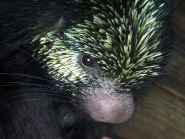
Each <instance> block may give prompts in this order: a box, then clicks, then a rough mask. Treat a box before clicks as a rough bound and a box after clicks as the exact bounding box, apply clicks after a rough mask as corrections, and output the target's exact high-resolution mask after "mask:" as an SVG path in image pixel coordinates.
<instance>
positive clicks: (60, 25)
mask: <svg viewBox="0 0 185 139" xmlns="http://www.w3.org/2000/svg"><path fill="white" fill-rule="evenodd" d="M177 3H178V0H164V1H161V0H107V1H104V0H89V1H86V0H50V1H45V0H19V1H14V0H1V1H0V5H1V9H0V11H1V14H0V24H1V25H0V47H1V49H0V63H1V64H0V137H2V138H3V139H27V138H28V139H42V138H43V139H61V138H64V136H65V138H84V139H87V137H88V138H89V135H88V134H90V133H92V135H93V136H92V137H91V138H93V137H94V138H100V137H101V136H102V135H106V134H109V133H108V132H109V129H107V130H102V128H101V127H103V128H104V126H102V125H101V124H99V126H100V128H98V129H101V130H99V132H97V130H96V127H95V128H94V127H92V128H91V126H92V125H93V124H89V125H88V128H87V129H86V126H83V125H82V122H81V121H83V122H84V123H85V124H87V123H88V122H89V120H87V119H88V117H90V119H93V120H95V121H101V122H108V123H120V122H124V121H127V120H128V119H129V118H130V117H131V115H132V113H133V111H134V101H133V95H134V94H135V93H137V92H134V89H138V88H140V87H141V85H142V84H145V80H146V79H148V78H151V77H152V78H153V77H155V76H156V75H158V74H159V71H160V70H161V67H162V66H161V64H163V62H164V59H165V56H166V54H167V49H168V48H169V46H170V44H171V42H172V34H171V30H170V27H169V20H170V15H171V12H172V11H173V10H174V8H175V7H176V5H177ZM71 108H74V109H75V110H76V111H72V110H74V109H72V110H71ZM77 112H79V113H80V114H78V113H77ZM81 114H82V115H85V117H87V118H85V117H84V116H81ZM107 115H108V116H107ZM85 121H88V122H85ZM91 123H93V122H91ZM85 124H84V125H85ZM95 125H96V124H95ZM99 126H98V127H99ZM79 127H80V128H79ZM78 129H79V130H78ZM92 129H93V130H92ZM81 130H85V133H83V134H82V132H83V131H81ZM95 133H97V134H98V136H96V134H95Z"/></svg>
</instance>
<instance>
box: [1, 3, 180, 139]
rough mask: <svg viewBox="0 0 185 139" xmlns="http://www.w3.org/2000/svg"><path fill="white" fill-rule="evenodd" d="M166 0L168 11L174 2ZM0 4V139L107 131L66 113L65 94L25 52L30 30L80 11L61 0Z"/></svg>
mask: <svg viewBox="0 0 185 139" xmlns="http://www.w3.org/2000/svg"><path fill="white" fill-rule="evenodd" d="M166 2H167V3H168V4H169V6H168V7H167V9H166V10H167V12H166V13H167V14H169V11H168V10H170V12H171V11H173V9H174V7H175V5H176V4H177V1H174V0H173V1H172V0H166ZM0 5H1V7H0V10H1V13H0V138H1V139H63V138H64V137H65V138H67V139H71V138H81V139H83V138H84V139H87V138H89V139H91V138H92V139H95V138H97V139H98V138H100V137H101V136H102V135H106V134H107V135H108V136H112V134H111V133H109V132H110V130H111V128H110V127H109V126H108V125H104V124H102V125H100V124H97V123H94V124H93V123H92V122H91V121H88V120H87V119H85V118H84V117H81V116H80V115H78V114H76V113H75V114H74V112H73V111H71V112H69V111H70V110H69V109H67V112H66V110H65V108H66V107H65V106H66V105H67V104H68V99H66V98H63V96H61V95H60V94H61V92H60V91H59V89H58V88H57V87H55V86H54V85H55V82H54V81H52V79H50V77H49V76H48V74H47V72H46V71H45V70H44V69H42V68H41V67H40V65H39V64H38V63H36V62H35V61H34V60H33V58H32V57H31V54H32V47H33V46H30V41H31V40H32V37H33V36H34V35H35V34H38V33H40V32H45V31H48V30H50V29H52V28H53V27H54V26H55V24H56V23H57V21H58V20H59V19H60V18H61V16H64V17H65V20H66V22H67V25H66V27H67V26H70V24H71V22H70V21H71V20H75V19H76V17H79V15H80V13H83V12H82V11H81V10H79V13H77V12H76V11H75V10H74V9H75V8H74V7H75V5H72V4H71V3H69V1H68V3H67V2H66V1H65V0H50V1H47V0H40V1H39V0H38V1H36V0H35V1H34V0H16V1H15V0H1V1H0ZM164 14H165V13H164ZM35 27H37V28H36V29H34V28H35ZM65 101H67V103H66V102H65ZM67 106H68V105H67ZM65 118H67V119H65ZM84 120H85V121H86V122H85V121H84ZM82 123H84V124H83V125H82ZM105 127H106V128H105ZM97 128H98V129H97ZM91 135H93V136H91Z"/></svg>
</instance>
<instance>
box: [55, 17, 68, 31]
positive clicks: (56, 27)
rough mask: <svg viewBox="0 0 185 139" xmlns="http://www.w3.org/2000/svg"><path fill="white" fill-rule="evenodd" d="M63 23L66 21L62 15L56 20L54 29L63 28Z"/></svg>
mask: <svg viewBox="0 0 185 139" xmlns="http://www.w3.org/2000/svg"><path fill="white" fill-rule="evenodd" d="M65 23H66V21H65V20H64V17H63V16H62V17H61V18H60V19H59V20H58V22H57V23H56V25H55V29H56V30H61V29H63V28H64V26H65Z"/></svg>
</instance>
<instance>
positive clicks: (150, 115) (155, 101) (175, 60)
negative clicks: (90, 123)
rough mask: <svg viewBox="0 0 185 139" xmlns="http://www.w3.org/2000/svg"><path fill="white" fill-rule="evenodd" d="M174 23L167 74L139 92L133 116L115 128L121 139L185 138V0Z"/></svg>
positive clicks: (173, 20) (175, 16)
mask: <svg viewBox="0 0 185 139" xmlns="http://www.w3.org/2000/svg"><path fill="white" fill-rule="evenodd" d="M171 24H172V28H173V30H174V31H175V40H174V44H173V46H174V50H173V55H172V57H171V58H170V62H169V64H168V65H167V67H166V68H165V72H166V73H167V74H166V75H165V76H163V77H161V78H160V79H159V80H158V81H157V82H155V83H154V84H153V85H151V86H150V87H149V88H148V89H147V90H146V91H145V92H146V93H144V94H142V95H141V96H139V98H138V101H137V102H136V111H135V114H134V116H133V117H132V119H131V120H129V121H128V122H127V123H124V124H123V125H118V126H116V127H115V128H114V133H115V134H116V135H118V136H119V137H120V139H185V0H182V2H181V4H180V6H179V8H177V10H176V11H175V13H174V14H173V18H172V21H171Z"/></svg>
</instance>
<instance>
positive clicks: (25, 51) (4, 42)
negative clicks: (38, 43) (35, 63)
mask: <svg viewBox="0 0 185 139" xmlns="http://www.w3.org/2000/svg"><path fill="white" fill-rule="evenodd" d="M0 42H1V43H4V44H6V45H8V46H12V47H14V48H16V49H18V50H20V51H21V52H23V53H25V54H27V55H29V56H30V57H32V56H31V54H29V53H28V52H26V51H24V50H22V49H20V48H18V47H16V46H15V45H11V44H8V43H6V42H3V41H0Z"/></svg>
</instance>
